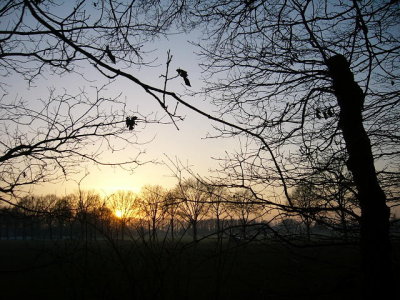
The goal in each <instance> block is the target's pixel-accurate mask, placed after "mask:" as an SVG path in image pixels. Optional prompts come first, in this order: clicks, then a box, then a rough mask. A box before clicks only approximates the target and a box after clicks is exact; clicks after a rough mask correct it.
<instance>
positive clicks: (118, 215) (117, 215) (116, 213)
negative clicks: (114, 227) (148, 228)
mask: <svg viewBox="0 0 400 300" xmlns="http://www.w3.org/2000/svg"><path fill="white" fill-rule="evenodd" d="M114 214H115V216H116V217H117V218H119V219H121V218H122V217H123V216H124V212H123V211H122V210H120V209H117V210H115V212H114Z"/></svg>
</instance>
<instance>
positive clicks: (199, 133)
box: [8, 35, 237, 195]
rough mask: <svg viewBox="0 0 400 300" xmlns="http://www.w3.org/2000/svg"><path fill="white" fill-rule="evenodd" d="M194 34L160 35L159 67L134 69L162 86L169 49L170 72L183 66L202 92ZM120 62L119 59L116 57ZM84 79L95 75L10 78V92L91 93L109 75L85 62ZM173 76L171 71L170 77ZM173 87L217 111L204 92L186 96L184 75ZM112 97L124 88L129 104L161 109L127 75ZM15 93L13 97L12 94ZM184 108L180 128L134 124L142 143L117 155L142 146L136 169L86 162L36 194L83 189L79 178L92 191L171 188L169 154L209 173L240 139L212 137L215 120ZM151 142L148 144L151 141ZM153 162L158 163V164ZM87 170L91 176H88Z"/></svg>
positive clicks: (41, 95)
mask: <svg viewBox="0 0 400 300" xmlns="http://www.w3.org/2000/svg"><path fill="white" fill-rule="evenodd" d="M192 38H194V37H193V36H187V35H186V36H185V35H179V36H178V35H176V36H170V37H169V39H168V40H167V39H163V40H158V41H156V42H154V44H152V45H151V46H149V47H152V48H154V49H156V51H155V52H153V53H151V57H158V62H157V63H156V64H155V65H158V66H156V67H154V68H143V69H141V70H132V72H133V74H134V75H135V76H137V77H138V78H139V79H140V80H141V81H143V82H144V83H149V84H152V85H154V86H156V87H160V88H162V86H163V79H162V78H160V75H161V74H163V73H164V72H165V62H166V58H167V50H170V51H171V54H172V55H173V60H172V62H171V66H170V74H171V75H176V71H175V70H176V69H178V68H182V69H184V70H186V71H187V72H188V74H189V79H190V81H191V85H192V87H191V88H190V90H189V91H200V90H201V87H202V84H203V83H202V80H201V75H202V74H201V69H200V67H199V61H198V60H197V57H196V54H195V48H194V46H192V45H191V44H190V43H189V40H190V39H192ZM117 67H118V62H117ZM81 72H83V73H84V74H85V78H88V79H90V80H91V81H92V82H91V83H87V82H86V83H85V82H84V81H83V80H82V78H81V77H80V76H79V75H76V74H66V75H63V76H62V77H58V76H47V77H44V78H40V79H38V80H37V81H36V82H35V84H34V86H32V87H30V88H28V86H27V83H26V82H25V81H22V80H17V79H16V78H9V79H8V80H9V82H10V86H11V89H10V90H9V92H10V95H9V97H22V98H25V99H33V100H36V99H39V98H46V97H47V96H48V89H49V88H55V89H56V90H57V91H61V90H62V89H66V90H67V91H68V92H70V93H74V92H78V91H79V89H81V88H86V89H87V90H88V91H89V92H90V91H91V90H93V88H91V87H90V86H97V87H100V86H101V85H102V84H103V83H104V82H106V81H105V80H104V77H103V76H102V75H101V74H100V73H99V72H98V71H97V70H95V69H94V68H93V67H91V66H84V67H83V68H82V70H81ZM171 75H170V76H171ZM168 85H169V87H168V89H169V90H170V91H174V92H176V93H179V94H180V95H182V97H183V99H184V100H185V101H187V102H189V103H191V104H193V105H195V106H197V107H200V108H202V109H204V110H205V111H207V112H210V113H212V112H213V110H215V108H214V107H212V106H211V105H210V104H209V103H207V102H205V101H204V99H202V98H199V97H192V96H188V95H184V94H185V92H186V87H185V86H184V84H183V80H182V78H176V79H174V80H172V81H170V82H169V84H168ZM107 88H108V90H109V92H110V96H113V95H116V94H118V93H121V98H120V99H124V100H125V101H126V103H127V109H128V110H129V109H134V110H135V109H137V110H138V111H139V112H140V113H142V114H147V113H151V112H158V113H162V111H161V108H160V106H159V105H158V103H157V102H156V101H155V100H154V99H153V98H152V97H151V96H149V95H147V94H146V93H145V92H144V91H143V90H142V89H141V88H140V87H138V86H135V85H134V84H132V83H131V82H128V81H127V80H125V79H123V78H117V80H116V81H115V82H113V84H111V85H110V86H108V87H107ZM13 95H14V96H13ZM179 113H180V114H181V115H184V116H185V120H184V121H182V122H179V123H178V124H177V125H178V127H179V130H177V129H176V127H175V126H174V125H172V124H169V125H164V124H148V125H146V126H145V128H135V130H137V137H138V139H139V142H144V143H145V144H144V145H142V146H138V145H135V144H133V145H131V146H128V147H127V148H126V149H125V151H123V152H122V153H119V154H118V159H120V160H123V157H124V155H125V156H126V157H128V156H129V155H130V156H132V155H133V156H134V155H135V154H134V153H137V152H138V151H139V150H141V151H145V152H146V153H145V154H144V155H142V156H141V157H140V158H141V161H142V162H147V161H152V162H150V163H146V164H144V165H141V166H138V167H137V168H136V169H135V171H134V173H132V174H131V173H129V172H126V171H124V170H121V169H120V168H112V167H100V166H96V165H93V164H92V165H86V166H85V167H82V170H81V172H80V173H79V174H76V175H73V176H69V177H68V180H63V181H58V182H50V183H46V184H39V185H35V186H34V187H32V190H31V191H33V192H34V193H37V194H61V195H62V194H68V193H71V192H74V191H76V190H77V189H78V183H77V182H78V181H79V180H80V179H82V178H84V179H82V181H81V188H82V189H87V190H97V191H99V192H100V193H101V194H105V195H109V194H110V193H112V192H115V191H117V190H132V191H134V192H139V191H140V189H141V188H142V187H143V186H144V185H147V184H150V185H156V184H159V185H162V186H164V187H166V188H172V187H173V186H174V185H175V184H176V182H177V180H176V178H175V177H173V174H172V172H171V169H170V167H173V166H172V165H171V163H168V164H167V165H165V164H164V162H168V161H169V160H170V159H171V160H173V161H176V160H177V159H178V160H179V161H180V162H182V164H184V165H187V166H190V167H191V169H192V170H193V171H194V172H196V173H198V174H200V175H202V176H205V175H207V174H208V173H209V171H210V170H211V169H215V168H216V167H217V163H216V161H215V160H214V159H213V158H215V157H221V156H223V155H224V153H225V151H228V152H229V151H231V150H232V149H234V148H235V147H236V145H237V144H236V141H235V140H233V139H232V140H228V139H207V138H205V137H206V136H207V134H208V133H209V132H212V131H213V128H212V123H210V121H209V120H207V119H206V118H204V117H202V116H200V115H198V114H196V113H194V112H192V111H190V110H188V109H185V108H184V107H183V106H179ZM147 141H150V142H149V143H146V142H147ZM112 155H113V154H111V153H108V154H107V155H106V156H107V157H108V158H110V160H111V161H113V160H114V158H113V157H112ZM153 162H154V163H153ZM85 175H86V176H85Z"/></svg>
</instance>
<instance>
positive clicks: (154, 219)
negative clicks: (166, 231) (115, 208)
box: [140, 185, 166, 241]
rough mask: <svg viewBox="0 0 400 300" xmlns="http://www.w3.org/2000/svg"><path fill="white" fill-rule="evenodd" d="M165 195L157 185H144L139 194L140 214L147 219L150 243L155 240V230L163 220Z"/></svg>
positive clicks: (162, 189)
mask: <svg viewBox="0 0 400 300" xmlns="http://www.w3.org/2000/svg"><path fill="white" fill-rule="evenodd" d="M165 193H166V192H165V190H164V188H163V187H161V186H159V185H154V186H151V185H146V186H144V187H143V188H142V191H141V193H140V212H141V214H143V217H144V218H146V219H147V222H148V227H149V237H150V240H151V241H156V240H157V229H158V228H159V227H161V226H160V225H161V222H162V221H163V219H164V215H165V206H164V200H165Z"/></svg>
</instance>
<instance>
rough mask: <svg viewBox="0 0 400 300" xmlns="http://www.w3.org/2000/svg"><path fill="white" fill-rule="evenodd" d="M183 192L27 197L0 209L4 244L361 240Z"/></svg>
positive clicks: (240, 203)
mask: <svg viewBox="0 0 400 300" xmlns="http://www.w3.org/2000/svg"><path fill="white" fill-rule="evenodd" d="M185 192H186V193H185V194H183V193H182V192H181V193H179V192H177V191H176V190H175V191H174V190H168V191H167V190H165V189H163V188H162V187H160V186H147V187H145V188H144V189H143V190H142V192H141V193H140V194H135V193H132V192H127V191H119V192H116V193H114V194H112V195H111V196H108V197H101V196H100V195H99V194H97V193H96V192H90V191H79V192H77V193H75V194H70V195H67V196H62V197H60V196H56V195H46V196H34V195H31V196H26V197H23V198H21V199H19V200H18V201H16V203H15V204H14V205H10V206H7V207H6V206H3V207H2V208H0V239H2V240H7V239H46V240H47V239H49V240H55V239H82V240H101V239H121V240H123V239H132V238H144V239H149V240H152V239H153V240H155V239H161V238H169V239H179V238H182V237H190V238H192V239H193V240H198V239H201V238H203V237H212V238H218V239H223V238H229V239H235V240H252V239H264V238H276V237H281V236H285V237H287V236H303V237H305V238H307V239H310V238H312V236H317V235H318V236H327V237H332V236H334V237H342V238H345V239H348V238H354V237H357V236H358V230H359V228H358V224H356V223H350V222H347V223H345V224H343V220H341V222H336V223H335V222H331V223H327V222H326V223H323V222H318V221H316V220H314V221H313V220H311V221H310V219H306V220H304V218H301V217H298V218H295V217H287V216H285V217H282V216H279V215H273V214H267V213H266V209H265V207H264V206H263V205H260V204H259V203H256V202H254V201H252V199H251V197H250V196H249V195H247V194H243V193H242V194H239V193H236V195H235V196H234V197H231V198H228V197H227V196H226V195H224V196H222V193H219V194H218V195H219V196H220V197H217V196H216V195H217V194H216V193H215V191H214V193H209V192H208V193H206V192H205V190H204V189H200V188H198V187H197V188H193V189H192V190H189V189H186V190H185ZM240 197H241V199H240ZM232 199H234V200H235V201H233V200H232ZM395 224H398V223H395ZM395 228H397V229H398V226H396V227H395ZM395 231H398V230H395Z"/></svg>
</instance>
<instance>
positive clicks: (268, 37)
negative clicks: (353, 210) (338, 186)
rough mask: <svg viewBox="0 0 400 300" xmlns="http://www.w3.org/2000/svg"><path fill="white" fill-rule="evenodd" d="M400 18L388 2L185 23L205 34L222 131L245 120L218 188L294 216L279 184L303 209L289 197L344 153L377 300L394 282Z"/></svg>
mask: <svg viewBox="0 0 400 300" xmlns="http://www.w3.org/2000/svg"><path fill="white" fill-rule="evenodd" d="M398 11H399V5H398V2H388V1H381V2H371V1H335V2H331V1H285V2H283V3H282V2H280V1H272V2H271V1H252V3H251V5H249V4H248V3H247V2H246V1H245V2H244V1H231V2H229V3H226V2H220V3H210V2H207V1H199V2H198V3H197V4H196V6H195V7H194V8H193V9H192V11H191V13H190V14H188V16H191V18H189V19H190V20H192V22H193V23H192V24H191V25H192V26H193V25H194V24H195V25H196V28H202V29H203V32H204V36H202V39H201V41H203V42H200V43H199V44H198V46H199V48H200V51H201V55H202V56H203V66H204V70H205V72H206V80H207V82H208V86H207V87H206V88H205V89H204V91H203V93H204V95H206V96H207V97H208V98H209V99H212V101H213V103H214V104H216V105H218V106H219V108H220V115H219V118H220V119H221V120H222V121H221V123H223V121H224V116H227V115H229V116H230V117H231V118H232V119H234V120H236V123H234V124H232V123H230V124H226V123H228V122H226V123H225V124H223V126H221V128H220V135H221V136H237V135H241V136H243V143H242V145H243V147H242V148H243V149H242V150H241V152H239V153H234V154H232V155H229V156H227V157H226V163H225V164H224V165H223V168H224V171H225V172H226V174H227V176H226V177H225V178H223V179H222V180H221V182H225V183H226V182H227V181H229V185H230V186H232V185H237V186H244V187H247V188H248V189H250V190H251V191H253V192H254V193H255V194H256V195H258V198H259V199H260V200H263V201H264V202H265V203H266V204H268V205H270V206H271V207H273V206H275V207H278V208H280V209H285V210H290V208H285V207H282V206H281V205H280V204H279V202H277V201H273V200H272V199H274V198H275V199H276V198H277V194H278V195H279V193H274V192H273V191H276V189H277V188H278V187H279V186H282V187H283V189H282V193H283V194H284V197H285V198H286V199H287V201H288V203H289V206H293V208H294V209H298V208H297V207H294V204H293V202H292V199H291V197H290V192H289V190H290V187H292V186H295V185H296V182H298V180H300V179H302V178H307V176H309V175H310V174H312V173H314V172H315V169H314V168H313V165H315V163H316V162H317V161H320V159H321V158H324V156H325V155H324V152H325V151H326V150H327V149H329V153H330V154H331V156H332V158H334V157H335V153H337V155H339V156H340V155H341V156H343V155H342V154H343V153H346V154H347V159H348V161H347V168H348V170H349V171H350V172H351V173H352V176H353V180H354V183H355V186H356V189H357V197H358V202H359V205H360V207H361V223H360V224H361V249H362V255H363V268H364V274H365V280H364V293H365V295H373V296H374V297H379V296H380V294H381V292H382V291H383V290H386V291H387V290H390V284H391V282H392V270H391V268H392V267H391V254H390V253H391V250H390V241H389V208H388V207H387V201H386V200H387V199H386V197H385V193H384V191H383V190H382V187H381V186H380V183H379V181H378V179H377V175H379V178H380V179H381V180H384V179H383V178H385V177H386V176H387V177H389V176H393V175H394V174H396V172H397V171H398V167H397V166H398V164H399V160H398V153H399V148H398V146H399V143H398V134H397V132H398V131H399V125H400V122H399V115H400V114H399V105H398V104H399V102H398V97H399V94H400V91H399V89H398V85H397V84H396V82H397V81H398V78H399V65H398V55H399V53H398V47H399V31H398V30H397V29H396V28H398V26H399V14H398ZM202 25H203V27H202ZM334 112H336V113H334ZM226 119H228V118H226ZM229 120H231V119H229ZM227 125H228V126H227ZM229 125H230V126H229ZM374 162H379V164H375V165H374ZM378 165H379V168H378V169H375V166H378ZM397 177H398V173H397ZM395 187H396V184H392V185H391V186H390V185H389V186H386V187H385V191H386V192H390V193H391V194H392V191H393V190H395ZM261 188H262V189H263V191H264V193H263V194H261V193H257V191H258V190H259V189H261ZM392 199H393V200H395V199H396V197H394V198H392ZM389 204H390V203H389ZM330 209H332V208H329V210H330ZM377 274H379V275H378V277H379V278H377Z"/></svg>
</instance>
